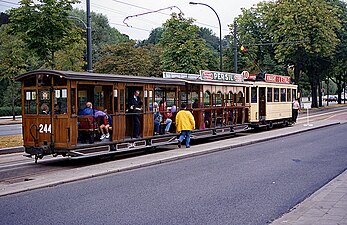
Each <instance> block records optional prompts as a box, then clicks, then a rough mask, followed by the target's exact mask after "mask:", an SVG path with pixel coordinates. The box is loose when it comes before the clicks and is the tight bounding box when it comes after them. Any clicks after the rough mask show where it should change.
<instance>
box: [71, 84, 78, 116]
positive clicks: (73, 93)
mask: <svg viewBox="0 0 347 225" xmlns="http://www.w3.org/2000/svg"><path fill="white" fill-rule="evenodd" d="M75 101H76V89H75V88H72V89H71V114H72V115H76V114H77V112H76V102H75Z"/></svg>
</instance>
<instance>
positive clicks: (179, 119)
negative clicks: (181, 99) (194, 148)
mask: <svg viewBox="0 0 347 225" xmlns="http://www.w3.org/2000/svg"><path fill="white" fill-rule="evenodd" d="M186 108H187V105H186V104H185V103H182V104H181V110H180V111H179V112H178V113H177V115H176V130H177V132H179V133H181V134H180V137H179V138H178V147H179V148H180V147H181V144H182V141H183V140H184V139H186V148H190V145H189V143H190V134H191V131H192V130H194V128H195V121H194V116H193V114H192V113H191V112H190V111H188V110H187V109H186Z"/></svg>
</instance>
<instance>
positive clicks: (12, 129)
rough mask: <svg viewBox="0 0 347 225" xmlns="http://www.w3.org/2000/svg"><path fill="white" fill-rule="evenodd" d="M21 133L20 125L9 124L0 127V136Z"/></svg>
mask: <svg viewBox="0 0 347 225" xmlns="http://www.w3.org/2000/svg"><path fill="white" fill-rule="evenodd" d="M21 133H22V124H10V125H1V126H0V136H12V135H17V134H21Z"/></svg>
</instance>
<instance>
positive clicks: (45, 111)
mask: <svg viewBox="0 0 347 225" xmlns="http://www.w3.org/2000/svg"><path fill="white" fill-rule="evenodd" d="M40 114H41V115H49V114H50V113H49V107H48V105H47V104H46V103H43V104H42V105H41V112H40Z"/></svg>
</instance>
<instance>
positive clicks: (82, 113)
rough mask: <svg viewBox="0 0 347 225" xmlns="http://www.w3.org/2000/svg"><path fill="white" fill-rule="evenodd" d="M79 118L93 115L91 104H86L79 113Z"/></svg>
mask: <svg viewBox="0 0 347 225" xmlns="http://www.w3.org/2000/svg"><path fill="white" fill-rule="evenodd" d="M79 115H80V116H86V115H93V104H92V103H91V102H87V103H86V107H85V108H84V109H83V110H82V111H80V112H79Z"/></svg>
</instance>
